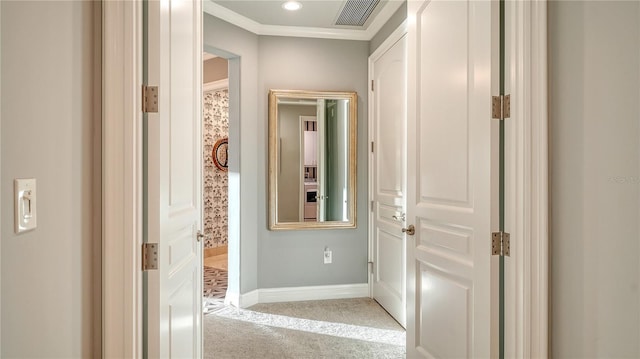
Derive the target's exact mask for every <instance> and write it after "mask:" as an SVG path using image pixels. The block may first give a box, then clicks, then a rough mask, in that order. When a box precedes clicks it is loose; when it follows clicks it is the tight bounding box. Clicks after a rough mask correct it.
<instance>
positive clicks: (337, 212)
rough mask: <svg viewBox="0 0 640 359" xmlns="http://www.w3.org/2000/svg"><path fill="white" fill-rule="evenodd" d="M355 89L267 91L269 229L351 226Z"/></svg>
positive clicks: (353, 222) (353, 191) (352, 216)
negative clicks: (338, 90)
mask: <svg viewBox="0 0 640 359" xmlns="http://www.w3.org/2000/svg"><path fill="white" fill-rule="evenodd" d="M356 104H357V95H356V93H355V92H310V91H292V90H271V91H270V92H269V174H270V185H269V187H270V201H269V202H270V229H307V228H345V227H355V223H356V221H355V206H356V204H355V198H356V197H355V192H356V187H355V182H356V179H355V173H356V171H355V167H356V164H355V163H356V161H355V159H356V118H357V109H356Z"/></svg>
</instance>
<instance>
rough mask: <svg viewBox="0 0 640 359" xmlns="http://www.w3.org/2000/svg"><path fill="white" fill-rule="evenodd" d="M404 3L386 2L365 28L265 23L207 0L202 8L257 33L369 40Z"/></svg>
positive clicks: (210, 13) (208, 12)
mask: <svg viewBox="0 0 640 359" xmlns="http://www.w3.org/2000/svg"><path fill="white" fill-rule="evenodd" d="M402 4H403V2H402V1H393V0H391V1H388V2H386V3H385V6H384V7H383V8H382V9H381V10H380V12H379V13H378V15H377V16H376V17H375V18H374V19H373V20H372V21H371V23H370V24H369V26H368V27H367V28H366V29H364V30H352V29H334V28H320V27H301V26H280V25H264V24H260V23H258V22H256V21H254V20H252V19H249V18H247V17H245V16H242V15H240V14H238V13H236V12H234V11H232V10H229V9H227V8H226V7H224V6H222V5H218V4H216V3H214V2H213V1H207V0H205V1H203V3H202V8H203V10H204V12H205V13H207V14H209V15H212V16H215V17H217V18H219V19H222V20H224V21H227V22H229V23H231V24H233V25H236V26H238V27H241V28H243V29H245V30H247V31H250V32H252V33H254V34H256V35H268V36H294V37H310V38H322V39H338V40H360V41H369V40H371V39H372V38H373V37H374V36H375V35H376V34H377V33H378V31H380V29H381V28H382V27H383V26H384V24H385V23H386V22H387V21H389V19H390V18H391V16H392V15H393V14H394V13H395V12H396V10H398V9H399V8H400V6H402Z"/></svg>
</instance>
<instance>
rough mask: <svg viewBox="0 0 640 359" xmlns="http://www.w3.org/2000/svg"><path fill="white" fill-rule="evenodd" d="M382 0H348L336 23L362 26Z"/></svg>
mask: <svg viewBox="0 0 640 359" xmlns="http://www.w3.org/2000/svg"><path fill="white" fill-rule="evenodd" d="M379 2H380V0H348V1H347V3H346V4H345V5H344V8H342V12H341V13H340V16H338V19H337V20H336V25H347V26H362V25H364V23H365V22H367V19H368V18H369V16H370V15H371V13H372V12H373V9H375V8H376V6H377V5H378V3H379Z"/></svg>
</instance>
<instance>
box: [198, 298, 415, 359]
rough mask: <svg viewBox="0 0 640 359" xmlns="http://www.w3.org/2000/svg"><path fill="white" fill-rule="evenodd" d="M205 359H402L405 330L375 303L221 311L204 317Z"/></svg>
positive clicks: (340, 301)
mask: <svg viewBox="0 0 640 359" xmlns="http://www.w3.org/2000/svg"><path fill="white" fill-rule="evenodd" d="M204 357H205V358H243V359H245V358H246V359H254V358H255V359H257V358H265V359H270V358H278V359H280V358H282V359H284V358H292V359H293V358H295V359H307V358H308V359H311V358H332V359H333V358H404V357H405V331H404V329H403V328H402V327H401V326H400V325H399V324H398V323H397V322H396V321H395V320H394V319H393V318H391V316H389V314H387V312H385V311H384V309H382V307H380V306H379V305H378V304H377V303H376V302H375V301H374V300H372V299H369V298H357V299H336V300H323V301H306V302H290V303H271V304H258V305H255V306H253V307H251V308H248V309H237V308H233V307H222V308H219V309H217V310H215V311H213V312H212V313H210V314H207V315H205V316H204Z"/></svg>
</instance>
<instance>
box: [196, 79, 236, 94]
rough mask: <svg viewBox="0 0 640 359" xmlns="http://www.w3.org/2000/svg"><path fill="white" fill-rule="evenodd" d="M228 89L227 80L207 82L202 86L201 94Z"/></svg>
mask: <svg viewBox="0 0 640 359" xmlns="http://www.w3.org/2000/svg"><path fill="white" fill-rule="evenodd" d="M227 88H229V79H222V80H218V81H213V82H207V83H206V84H204V85H202V92H209V91H215V90H221V89H227Z"/></svg>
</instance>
